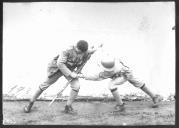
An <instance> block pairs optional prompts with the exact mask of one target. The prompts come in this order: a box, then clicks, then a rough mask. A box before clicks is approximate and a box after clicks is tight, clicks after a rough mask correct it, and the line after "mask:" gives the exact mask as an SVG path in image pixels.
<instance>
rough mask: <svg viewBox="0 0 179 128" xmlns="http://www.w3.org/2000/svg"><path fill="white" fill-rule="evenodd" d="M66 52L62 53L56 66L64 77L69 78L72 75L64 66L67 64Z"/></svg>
mask: <svg viewBox="0 0 179 128" xmlns="http://www.w3.org/2000/svg"><path fill="white" fill-rule="evenodd" d="M67 57H68V51H67V50H66V51H62V52H61V54H60V55H59V58H58V60H57V66H58V68H59V69H60V71H61V72H62V73H63V74H64V75H65V76H70V74H71V73H72V72H71V71H70V69H69V68H68V67H67V66H66V65H65V63H66V62H67Z"/></svg>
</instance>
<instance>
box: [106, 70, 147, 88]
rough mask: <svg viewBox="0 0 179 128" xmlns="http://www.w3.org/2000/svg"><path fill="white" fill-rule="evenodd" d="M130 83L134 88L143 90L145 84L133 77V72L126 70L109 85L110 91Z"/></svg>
mask: <svg viewBox="0 0 179 128" xmlns="http://www.w3.org/2000/svg"><path fill="white" fill-rule="evenodd" d="M126 81H128V82H129V83H131V84H132V85H133V86H135V87H137V88H141V87H142V86H143V85H144V82H142V81H140V80H139V79H138V78H136V77H134V76H133V73H132V71H131V70H125V71H123V72H122V73H121V75H120V76H119V77H116V78H113V79H112V80H111V81H110V82H109V85H108V88H109V89H110V90H113V89H116V88H117V87H118V85H121V84H123V83H125V82H126Z"/></svg>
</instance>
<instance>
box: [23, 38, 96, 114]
mask: <svg viewBox="0 0 179 128" xmlns="http://www.w3.org/2000/svg"><path fill="white" fill-rule="evenodd" d="M92 53H94V50H91V51H89V50H88V42H86V41H85V40H80V41H78V42H77V44H75V45H74V46H70V47H69V48H68V49H65V50H64V51H62V52H61V54H59V55H57V56H56V57H55V58H54V59H53V60H52V61H51V62H50V63H49V66H48V70H47V78H46V80H45V81H44V82H43V83H42V84H40V85H39V88H38V89H37V90H36V91H35V93H34V95H33V96H32V97H31V98H30V100H29V103H28V105H27V106H25V107H24V112H26V113H28V112H30V110H31V108H32V106H33V104H34V102H35V101H36V99H37V98H38V97H39V96H40V95H41V93H42V92H43V91H44V90H46V89H47V88H48V87H49V86H50V85H52V84H53V83H55V82H56V81H57V80H58V79H59V78H60V77H61V76H64V77H65V78H66V79H67V80H68V81H69V80H71V79H73V80H72V81H71V83H70V84H71V92H70V95H69V98H68V100H67V103H66V106H65V112H66V113H73V112H74V110H73V108H72V103H73V101H74V100H75V98H76V97H77V95H78V91H79V89H80V83H79V80H78V78H79V76H80V74H79V75H78V74H77V73H75V71H74V70H75V69H76V68H77V69H79V68H80V67H81V66H82V65H83V63H84V61H85V60H86V58H87V56H88V54H92Z"/></svg>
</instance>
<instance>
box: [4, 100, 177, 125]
mask: <svg viewBox="0 0 179 128" xmlns="http://www.w3.org/2000/svg"><path fill="white" fill-rule="evenodd" d="M49 103H50V102H49V101H37V102H36V103H35V104H34V106H33V108H32V111H31V113H24V112H23V107H24V106H25V105H26V104H27V101H3V124H4V125H115V126H116V125H117V126H121V125H134V126H136V125H175V101H162V102H160V106H159V107H158V108H152V107H151V105H152V102H151V101H126V102H125V103H126V110H125V112H113V110H114V109H113V107H114V106H115V102H114V101H108V102H104V101H88V102H85V101H76V102H74V104H73V108H74V109H75V110H77V114H65V113H63V112H62V111H63V110H64V106H65V104H66V102H65V101H56V102H54V103H53V104H52V105H51V106H50V107H49V106H48V104H49Z"/></svg>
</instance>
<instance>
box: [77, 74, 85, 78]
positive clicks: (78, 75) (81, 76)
mask: <svg viewBox="0 0 179 128" xmlns="http://www.w3.org/2000/svg"><path fill="white" fill-rule="evenodd" d="M77 77H78V78H85V76H84V75H83V74H82V73H80V74H77Z"/></svg>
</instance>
